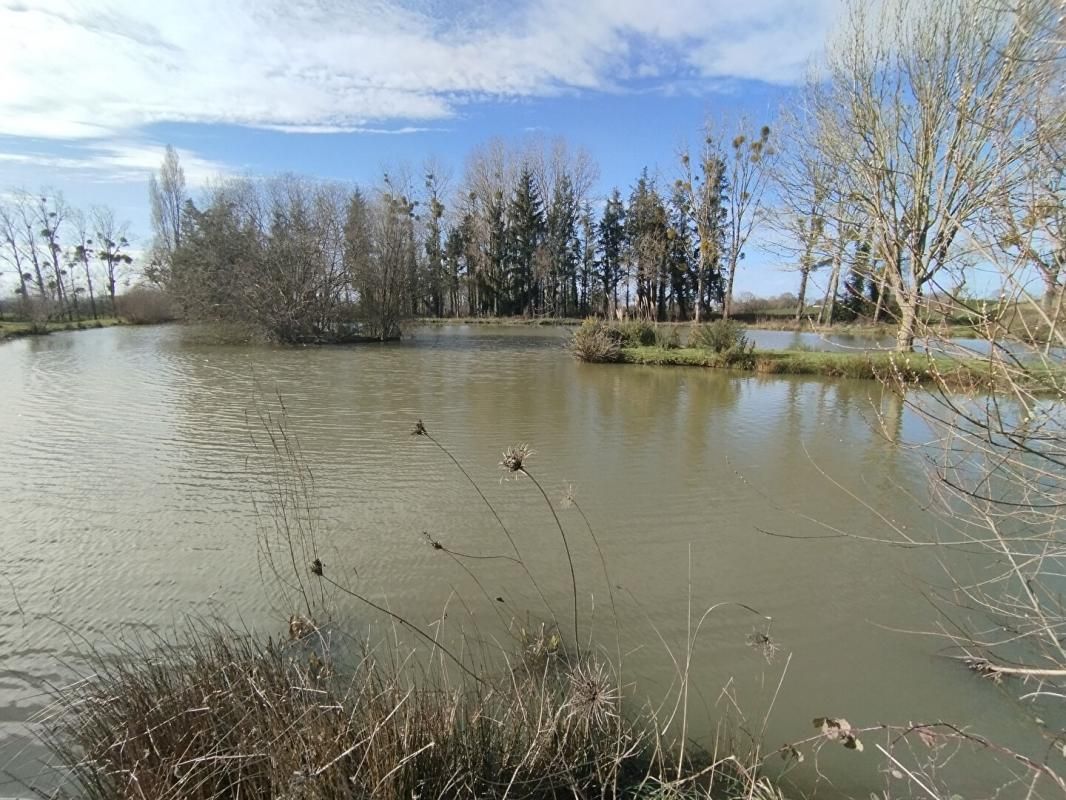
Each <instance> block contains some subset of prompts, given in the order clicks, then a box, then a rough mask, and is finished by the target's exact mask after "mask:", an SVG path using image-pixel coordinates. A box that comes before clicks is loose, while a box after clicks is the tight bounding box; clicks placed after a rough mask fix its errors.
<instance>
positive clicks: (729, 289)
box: [722, 260, 737, 319]
mask: <svg viewBox="0 0 1066 800" xmlns="http://www.w3.org/2000/svg"><path fill="white" fill-rule="evenodd" d="M736 274H737V262H736V261H735V260H734V261H733V263H732V264H731V265H730V266H729V280H727V281H726V285H725V299H724V301H723V303H722V319H729V315H730V314H731V313H732V312H733V278H735V277H736Z"/></svg>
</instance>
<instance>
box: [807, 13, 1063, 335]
mask: <svg viewBox="0 0 1066 800" xmlns="http://www.w3.org/2000/svg"><path fill="white" fill-rule="evenodd" d="M1044 49H1046V42H1044V41H1042V40H1041V39H1040V37H1039V36H1036V35H1035V34H1034V32H1033V29H1032V28H1031V26H1028V25H1025V24H1022V22H1021V19H1020V17H1019V16H1018V15H1013V14H1004V13H1000V12H997V11H996V10H995V9H993V8H990V7H989V6H988V5H987V4H985V3H982V2H979V1H978V0H946V2H942V3H919V2H917V1H916V0H913V1H912V0H899V2H894V3H887V4H884V5H882V6H881V7H880V9H879V10H871V8H870V7H869V6H867V5H866V4H864V3H858V2H854V3H852V4H851V7H850V13H849V16H848V19H847V23H846V25H845V28H844V32H843V33H842V35H841V36H840V37H839V38H838V39H837V40H836V41H835V42H834V43H833V45H832V47H831V48H830V50H829V53H828V59H827V62H828V63H827V70H828V77H827V79H826V80H823V81H818V82H812V83H811V85H810V87H809V88H808V91H807V100H806V102H807V108H808V111H809V113H810V114H812V115H813V117H814V119H815V121H816V123H817V124H816V125H814V126H812V129H813V130H816V131H817V134H818V135H817V136H816V137H814V138H813V139H812V140H810V141H809V142H808V143H807V144H808V145H809V146H810V147H813V148H817V150H818V152H819V157H820V158H822V159H823V160H824V161H825V162H827V163H830V164H834V165H836V166H837V167H838V169H837V171H836V176H837V180H836V181H835V186H834V187H833V189H834V191H835V192H836V193H838V194H840V195H842V196H843V197H844V198H846V199H847V201H848V205H849V207H850V206H851V205H854V207H855V209H856V213H857V214H858V215H859V216H860V217H861V221H862V222H863V224H864V225H866V226H868V227H869V229H870V233H871V237H872V241H873V245H874V250H875V252H876V254H877V257H878V258H879V259H881V260H882V261H883V263H884V265H885V270H886V275H887V281H888V284H889V286H890V287H891V289H892V290H893V293H894V294H895V296H896V299H897V301H898V302H899V306H900V319H899V330H898V335H897V340H896V346H897V349H899V350H910V349H911V348H912V347H913V342H914V332H915V322H916V318H917V312H918V308H919V303H920V300H921V297H922V294H923V291H924V290H925V289H926V288H927V287H928V286H929V285H930V284H931V283H932V282H933V281H935V279H936V278H937V275H938V274H939V273H940V272H941V271H942V270H944V269H945V268H946V267H948V266H949V265H950V264H951V263H952V262H953V260H955V259H957V258H958V256H959V251H960V250H962V249H965V248H967V247H968V246H969V243H968V241H967V235H968V234H969V233H970V232H971V231H972V230H973V228H974V227H975V226H976V225H977V224H978V223H979V222H980V221H982V220H983V219H985V218H986V216H987V215H988V213H989V211H990V209H992V208H994V207H995V206H996V205H997V204H998V203H999V202H1000V199H1001V198H1002V196H1003V195H1004V194H1005V193H1009V192H1010V191H1011V190H1012V189H1013V187H1014V186H1015V185H1016V184H1017V181H1018V180H1019V179H1020V177H1021V176H1022V175H1024V171H1025V170H1024V168H1023V167H1024V165H1025V163H1026V159H1027V158H1028V157H1029V155H1030V154H1031V151H1032V142H1031V141H1030V139H1029V138H1028V136H1026V135H1025V134H1026V132H1027V130H1028V129H1029V127H1030V126H1028V125H1027V121H1026V110H1027V109H1028V108H1031V107H1032V106H1033V103H1034V102H1035V101H1036V95H1035V92H1037V91H1038V89H1037V82H1036V81H1035V80H1034V78H1035V73H1036V71H1037V67H1036V64H1037V63H1038V62H1039V60H1040V55H1041V53H1042V51H1043V50H1044Z"/></svg>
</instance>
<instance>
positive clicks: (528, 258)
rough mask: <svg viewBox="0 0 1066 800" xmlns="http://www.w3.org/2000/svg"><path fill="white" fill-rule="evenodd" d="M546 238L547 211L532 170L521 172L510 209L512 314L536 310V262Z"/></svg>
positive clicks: (510, 290)
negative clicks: (545, 217) (545, 214)
mask: <svg viewBox="0 0 1066 800" xmlns="http://www.w3.org/2000/svg"><path fill="white" fill-rule="evenodd" d="M543 238H544V211H543V205H542V203H541V199H540V195H539V192H538V191H537V183H536V180H535V178H534V177H533V171H532V170H531V169H529V168H528V167H526V168H524V169H523V170H522V172H521V173H520V174H519V177H518V183H517V185H516V186H515V190H514V195H513V197H512V199H511V204H510V207H509V208H508V210H507V264H506V267H507V269H506V274H507V289H508V306H509V307H508V309H507V311H508V312H509V313H512V314H525V315H532V314H533V313H535V311H536V310H537V308H536V301H537V297H538V295H539V293H540V292H539V288H540V287H539V286H538V285H537V282H536V276H535V270H534V262H535V259H536V257H537V253H538V249H539V248H540V246H541V244H542V241H543Z"/></svg>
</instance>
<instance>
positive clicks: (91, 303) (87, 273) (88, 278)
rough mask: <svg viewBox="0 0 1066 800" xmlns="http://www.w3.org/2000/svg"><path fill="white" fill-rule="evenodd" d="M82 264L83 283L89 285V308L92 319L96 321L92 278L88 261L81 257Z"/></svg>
mask: <svg viewBox="0 0 1066 800" xmlns="http://www.w3.org/2000/svg"><path fill="white" fill-rule="evenodd" d="M82 264H83V265H84V266H85V282H86V283H87V284H88V285H89V308H90V309H91V310H92V312H93V319H96V318H97V317H96V295H95V294H93V276H92V272H91V271H90V270H89V259H88V258H85V257H82Z"/></svg>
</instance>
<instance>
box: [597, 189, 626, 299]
mask: <svg viewBox="0 0 1066 800" xmlns="http://www.w3.org/2000/svg"><path fill="white" fill-rule="evenodd" d="M625 224H626V210H625V206H624V205H622V194H621V192H619V191H618V189H617V188H615V189H612V190H611V196H610V198H609V199H608V200H607V205H606V206H604V208H603V216H602V217H601V218H600V225H599V231H598V232H599V237H600V259H599V278H600V283H601V285H602V286H603V313H604V314H605V315H607V316H612V314H613V312H614V309H615V308H617V306H618V283H619V281H620V280H621V278H622V256H623V254H624V252H625V243H626V227H625Z"/></svg>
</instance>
